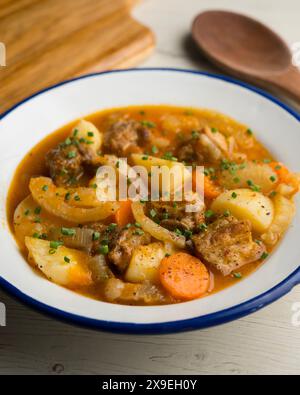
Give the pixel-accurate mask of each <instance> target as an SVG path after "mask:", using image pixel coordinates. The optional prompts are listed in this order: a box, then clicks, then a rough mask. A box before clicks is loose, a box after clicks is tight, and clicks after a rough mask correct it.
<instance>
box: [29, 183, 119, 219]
mask: <svg viewBox="0 0 300 395" xmlns="http://www.w3.org/2000/svg"><path fill="white" fill-rule="evenodd" d="M29 188H30V191H31V193H32V196H33V199H34V200H35V201H36V202H37V203H39V205H40V206H41V207H42V208H44V209H45V210H46V211H48V212H49V213H51V214H53V215H55V216H57V217H60V218H63V219H64V220H66V221H70V222H72V223H79V224H83V223H88V222H95V221H101V220H103V219H106V218H108V217H110V216H111V215H113V214H114V213H115V212H116V211H117V210H118V208H119V204H118V203H117V202H102V204H101V205H99V206H98V207H95V208H79V207H72V206H70V205H69V204H68V203H67V202H66V201H65V196H60V195H59V194H57V188H56V186H55V185H54V183H53V181H52V180H51V179H50V178H47V177H38V178H32V179H31V180H30V184H29Z"/></svg>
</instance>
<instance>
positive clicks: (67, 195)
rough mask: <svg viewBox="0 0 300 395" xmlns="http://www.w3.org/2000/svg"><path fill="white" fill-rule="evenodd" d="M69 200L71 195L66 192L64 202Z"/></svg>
mask: <svg viewBox="0 0 300 395" xmlns="http://www.w3.org/2000/svg"><path fill="white" fill-rule="evenodd" d="M70 199H71V193H70V192H67V193H66V194H65V200H70Z"/></svg>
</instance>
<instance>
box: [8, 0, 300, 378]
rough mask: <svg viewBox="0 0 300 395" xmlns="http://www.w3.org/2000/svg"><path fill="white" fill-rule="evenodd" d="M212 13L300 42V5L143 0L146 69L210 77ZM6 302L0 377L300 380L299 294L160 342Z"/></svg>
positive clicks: (139, 12)
mask: <svg viewBox="0 0 300 395" xmlns="http://www.w3.org/2000/svg"><path fill="white" fill-rule="evenodd" d="M209 8H220V9H228V8H230V9H232V10H236V11H242V12H247V13H248V14H250V15H253V16H255V17H257V18H260V19H261V20H262V21H264V22H266V23H268V24H269V25H271V26H273V28H275V29H276V30H278V31H279V32H280V33H281V34H282V35H283V37H285V38H286V40H287V41H288V42H289V43H293V42H296V41H300V31H299V15H300V2H299V0H285V1H274V0H243V1H241V0H230V1H227V0H226V1H225V0H144V3H143V4H142V5H140V6H139V7H138V8H137V9H136V10H135V14H136V16H137V17H138V18H139V19H140V20H142V21H143V22H144V23H147V24H148V25H150V26H151V27H152V28H153V30H154V31H155V32H156V34H157V39H158V48H157V50H156V53H155V54H154V55H153V56H152V57H151V58H150V59H149V60H148V61H147V62H145V64H144V65H145V66H155V67H156V66H157V67H162V66H164V67H168V66H170V67H181V68H194V69H211V68H210V67H209V65H208V64H207V63H206V62H205V61H203V60H202V59H201V57H200V56H199V55H198V53H197V52H196V51H195V50H194V49H193V46H192V45H191V43H190V40H189V27H190V23H191V21H192V19H193V16H194V15H195V14H196V13H197V12H199V11H202V10H205V9H209ZM287 259H288V257H287ZM283 264H284V262H283ZM0 301H2V302H4V303H5V304H6V307H7V327H6V328H0V374H5V373H10V374H12V373H20V374H29V373H31V374H142V373H145V374H156V373H159V374H172V373H173V374H222V373H223V374H299V373H300V327H298V328H297V327H294V326H293V325H292V324H291V318H292V310H291V309H292V305H293V303H295V302H300V288H299V287H298V288H296V289H294V290H293V292H291V293H290V294H289V295H287V296H286V297H284V298H283V299H281V300H280V301H278V302H276V303H274V304H273V305H271V306H270V307H267V308H265V309H264V310H262V311H260V312H258V313H256V314H254V315H251V316H248V317H247V318H244V319H241V320H239V321H236V322H233V323H230V324H227V325H224V326H221V327H216V328H212V329H208V330H204V331H196V332H192V333H183V334H176V335H168V336H156V337H153V336H143V337H137V336H125V335H111V334H107V333H100V332H95V331H91V330H86V329H80V328H77V327H73V326H71V325H67V324H63V323H61V322H58V321H55V320H54V319H50V318H47V317H45V316H43V315H41V314H39V313H37V312H34V311H32V310H30V309H29V308H27V307H24V306H22V305H21V304H20V303H19V302H17V301H15V300H13V299H12V298H11V297H9V296H7V295H6V294H5V293H4V292H2V291H0Z"/></svg>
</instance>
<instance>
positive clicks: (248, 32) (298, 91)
mask: <svg viewBox="0 0 300 395" xmlns="http://www.w3.org/2000/svg"><path fill="white" fill-rule="evenodd" d="M192 34H193V38H194V40H195V41H196V43H197V44H198V46H199V47H200V49H201V50H202V51H203V52H204V54H205V55H206V56H207V57H208V58H209V59H210V60H211V61H212V62H213V63H214V64H216V65H217V66H219V67H221V68H222V69H224V70H225V71H227V72H229V73H231V74H233V75H235V76H237V77H239V78H243V79H246V80H248V81H250V82H254V83H257V84H259V85H261V86H264V87H270V85H271V87H273V88H277V89H280V90H282V91H283V92H284V93H286V94H288V95H289V96H291V97H292V98H293V99H296V100H299V101H300V72H299V70H298V68H297V67H295V66H294V65H293V62H292V54H291V51H290V49H289V47H288V45H287V44H286V43H285V42H284V41H283V39H282V38H281V37H279V36H278V35H277V34H276V33H275V32H273V31H272V30H271V29H269V28H268V27H266V26H265V25H263V24H262V23H260V22H258V21H256V20H254V19H252V18H249V17H247V16H244V15H240V14H236V13H233V12H227V11H207V12H204V13H202V14H200V15H198V16H197V17H196V19H195V21H194V23H193V27H192Z"/></svg>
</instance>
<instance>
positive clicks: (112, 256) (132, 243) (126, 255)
mask: <svg viewBox="0 0 300 395" xmlns="http://www.w3.org/2000/svg"><path fill="white" fill-rule="evenodd" d="M150 243H151V236H150V235H149V234H148V233H145V232H143V231H142V230H141V229H139V228H136V227H135V226H132V227H130V228H129V229H123V230H121V231H120V232H119V233H118V234H116V235H115V237H114V239H113V240H112V242H111V249H110V252H109V255H108V259H109V261H110V262H111V263H112V264H114V265H115V266H116V267H117V268H118V269H119V271H120V272H124V271H125V270H126V269H127V266H128V265H129V262H130V259H131V256H132V253H133V251H134V250H135V249H136V248H137V247H139V246H142V245H147V244H150Z"/></svg>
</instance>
